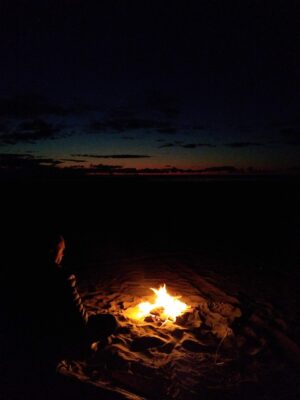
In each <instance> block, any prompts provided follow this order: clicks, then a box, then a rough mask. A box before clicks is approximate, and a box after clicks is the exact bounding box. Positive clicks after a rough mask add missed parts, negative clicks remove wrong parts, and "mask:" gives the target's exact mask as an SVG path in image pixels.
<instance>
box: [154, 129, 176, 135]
mask: <svg viewBox="0 0 300 400" xmlns="http://www.w3.org/2000/svg"><path fill="white" fill-rule="evenodd" d="M157 132H159V133H164V134H167V135H174V134H175V133H176V132H177V128H175V127H166V128H158V129H157Z"/></svg>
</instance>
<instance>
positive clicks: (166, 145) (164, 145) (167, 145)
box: [158, 143, 175, 149]
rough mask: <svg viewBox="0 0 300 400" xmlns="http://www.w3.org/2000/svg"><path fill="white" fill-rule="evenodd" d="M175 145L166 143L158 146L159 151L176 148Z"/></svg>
mask: <svg viewBox="0 0 300 400" xmlns="http://www.w3.org/2000/svg"><path fill="white" fill-rule="evenodd" d="M174 146H175V144H174V143H165V144H162V145H161V146H158V148H159V149H162V148H165V147H174Z"/></svg>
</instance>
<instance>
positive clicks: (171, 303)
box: [125, 284, 190, 322]
mask: <svg viewBox="0 0 300 400" xmlns="http://www.w3.org/2000/svg"><path fill="white" fill-rule="evenodd" d="M151 290H152V291H153V292H154V293H155V295H156V296H155V301H154V302H153V303H150V302H149V301H143V302H141V303H139V304H138V305H137V306H135V307H131V308H129V309H127V310H126V312H125V315H126V316H127V317H128V318H132V319H135V320H144V319H145V318H146V317H147V316H150V315H151V312H152V311H154V310H159V316H160V318H161V319H162V320H170V321H172V322H175V321H176V318H177V317H178V316H179V315H182V314H183V313H184V312H185V311H187V310H188V309H189V308H190V306H188V305H187V304H185V303H183V302H182V301H180V300H179V299H180V297H181V296H171V295H170V294H169V293H168V292H167V288H166V284H164V285H163V286H161V287H160V288H159V289H154V288H151Z"/></svg>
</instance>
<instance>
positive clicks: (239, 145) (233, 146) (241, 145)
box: [224, 142, 265, 148]
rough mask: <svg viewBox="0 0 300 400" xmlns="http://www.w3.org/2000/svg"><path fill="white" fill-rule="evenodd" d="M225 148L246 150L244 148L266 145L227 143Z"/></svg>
mask: <svg viewBox="0 0 300 400" xmlns="http://www.w3.org/2000/svg"><path fill="white" fill-rule="evenodd" d="M224 146H227V147H232V148H244V147H255V146H265V144H264V143H258V142H233V143H225V144H224Z"/></svg>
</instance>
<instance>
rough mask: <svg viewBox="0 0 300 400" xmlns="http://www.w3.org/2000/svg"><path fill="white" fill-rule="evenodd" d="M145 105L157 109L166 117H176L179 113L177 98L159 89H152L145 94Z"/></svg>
mask: <svg viewBox="0 0 300 400" xmlns="http://www.w3.org/2000/svg"><path fill="white" fill-rule="evenodd" d="M145 107H146V108H148V109H150V110H154V111H158V112H160V113H161V114H163V115H164V116H166V117H167V118H176V117H178V115H179V114H180V108H179V100H178V98H177V97H175V96H173V95H171V94H167V93H162V92H159V91H152V92H150V93H148V94H146V96H145Z"/></svg>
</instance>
